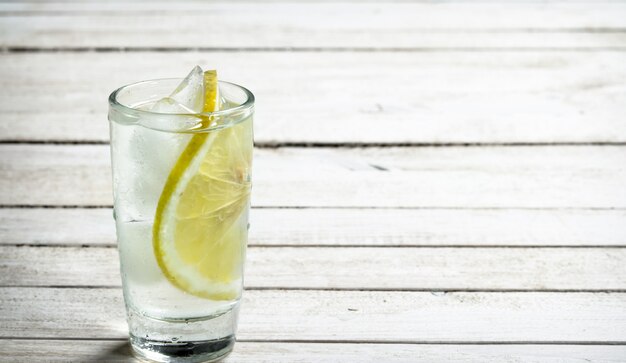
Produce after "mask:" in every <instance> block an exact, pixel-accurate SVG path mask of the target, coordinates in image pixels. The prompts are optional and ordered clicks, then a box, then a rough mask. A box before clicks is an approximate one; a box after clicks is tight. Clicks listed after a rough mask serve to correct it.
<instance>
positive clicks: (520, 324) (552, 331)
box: [0, 288, 626, 343]
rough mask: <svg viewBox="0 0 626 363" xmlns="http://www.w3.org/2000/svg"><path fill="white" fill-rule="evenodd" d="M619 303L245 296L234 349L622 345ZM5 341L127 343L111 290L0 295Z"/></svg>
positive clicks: (587, 296)
mask: <svg viewBox="0 0 626 363" xmlns="http://www.w3.org/2000/svg"><path fill="white" fill-rule="evenodd" d="M625 308H626V294H623V293H612V294H598V293H567V294H563V293H476V292H473V293H468V292H465V293H447V294H438V293H437V294H431V293H429V292H371V291H369V292H368V291H284V290H281V291H277V290H270V291H246V292H245V293H244V298H243V306H242V310H241V315H240V322H239V334H238V337H239V338H240V339H242V340H251V339H254V340H324V341H342V342H346V341H368V342H377V341H379V342H561V343H563V342H602V341H604V342H622V343H623V342H624V331H626V317H625V316H624V314H623V312H624V309H625ZM0 324H1V325H2V326H3V329H2V331H0V336H3V337H40V338H51V337H63V338H73V337H80V338H100V339H112V338H125V337H126V334H127V328H126V322H125V318H124V304H123V302H122V292H121V290H119V289H79V288H71V289H53V288H2V289H0Z"/></svg>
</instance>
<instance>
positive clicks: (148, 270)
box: [109, 79, 254, 362]
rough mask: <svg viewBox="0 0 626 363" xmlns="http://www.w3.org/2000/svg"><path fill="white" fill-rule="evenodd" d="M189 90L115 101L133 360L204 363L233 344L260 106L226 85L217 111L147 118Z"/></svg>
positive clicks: (130, 92)
mask: <svg viewBox="0 0 626 363" xmlns="http://www.w3.org/2000/svg"><path fill="white" fill-rule="evenodd" d="M181 81H182V80H181V79H161V80H154V81H145V82H139V83H135V84H131V85H128V86H124V87H122V88H120V89H118V90H116V91H114V92H113V93H112V94H111V96H110V97H109V121H110V131H111V159H112V169H113V194H114V218H115V223H116V230H117V240H118V248H119V253H120V262H121V275H122V284H123V288H124V301H125V303H126V311H127V317H128V324H129V331H130V342H131V345H132V348H133V350H134V352H135V353H136V354H137V355H139V356H140V357H142V358H144V359H148V360H152V361H157V362H206V361H213V360H218V359H220V358H222V357H224V356H225V355H226V354H228V353H229V352H230V351H231V350H232V348H233V345H234V341H235V330H236V325H237V314H238V309H239V300H240V298H241V293H242V289H243V267H244V260H245V251H246V244H247V237H248V211H249V206H250V202H249V200H250V187H251V179H250V176H251V174H250V172H251V162H252V149H253V137H252V116H253V113H254V96H253V95H252V93H250V91H248V90H247V89H245V88H243V87H240V86H237V85H235V84H232V83H228V82H219V91H220V94H221V99H222V103H223V106H222V107H221V109H220V110H219V111H216V112H211V113H201V114H173V113H160V112H155V111H150V110H154V108H153V107H151V105H154V104H155V102H157V101H158V100H160V99H162V98H163V97H166V96H168V95H169V94H170V92H171V91H172V90H174V89H175V88H176V87H177V85H178V84H179V83H180V82H181Z"/></svg>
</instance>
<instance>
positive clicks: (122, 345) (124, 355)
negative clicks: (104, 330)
mask: <svg viewBox="0 0 626 363" xmlns="http://www.w3.org/2000/svg"><path fill="white" fill-rule="evenodd" d="M93 361H95V362H141V360H139V359H137V358H135V356H134V355H133V352H132V348H131V347H130V342H128V341H123V342H111V344H110V345H109V346H108V347H106V348H105V349H103V350H102V351H101V352H100V353H99V354H98V355H97V356H96V357H94V360H93Z"/></svg>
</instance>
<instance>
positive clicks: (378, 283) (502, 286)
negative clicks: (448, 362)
mask: <svg viewBox="0 0 626 363" xmlns="http://www.w3.org/2000/svg"><path fill="white" fill-rule="evenodd" d="M148 242H149V241H148ZM147 250H148V252H150V251H151V248H148V249H147ZM246 259H247V267H246V286H247V287H250V288H307V289H377V290H380V289H384V290H387V289H390V290H394V289H396V290H549V291H552V290H585V291H595V290H597V291H606V290H626V270H625V269H624V265H626V249H622V248H593V249H582V248H469V249H468V248H338V247H332V248H329V247H327V248H323V247H299V248H297V247H279V248H258V247H252V248H250V249H249V250H248V254H247V257H246ZM155 266H156V264H155ZM0 286H120V276H119V265H118V253H117V249H114V248H98V247H94V248H80V247H76V248H74V247H72V248H69V247H13V246H2V247H0Z"/></svg>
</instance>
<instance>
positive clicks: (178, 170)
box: [153, 71, 252, 300]
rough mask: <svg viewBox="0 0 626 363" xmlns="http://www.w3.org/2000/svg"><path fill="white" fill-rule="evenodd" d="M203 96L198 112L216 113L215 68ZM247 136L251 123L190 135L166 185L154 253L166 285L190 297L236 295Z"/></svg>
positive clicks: (243, 222) (244, 225) (242, 244)
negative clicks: (201, 110) (201, 105)
mask: <svg viewBox="0 0 626 363" xmlns="http://www.w3.org/2000/svg"><path fill="white" fill-rule="evenodd" d="M204 95H205V97H204V107H203V112H213V111H215V110H218V109H219V107H220V97H219V92H218V86H217V74H216V72H215V71H206V72H205V73H204ZM211 121H212V120H210V119H209V120H208V123H209V124H210V123H211ZM251 135H252V134H251V126H250V122H243V123H240V124H237V125H234V126H230V127H227V128H224V129H221V130H216V131H211V132H204V133H197V134H194V135H193V137H192V138H191V140H190V141H189V144H188V145H187V147H186V148H185V150H183V152H182V154H181V155H180V157H179V158H178V161H177V162H176V164H175V165H174V168H173V169H172V171H171V172H170V174H169V176H168V178H167V181H166V183H165V186H164V187H163V192H162V193H161V197H160V199H159V203H158V205H157V210H156V215H155V219H154V227H153V247H154V254H155V256H156V259H157V262H158V264H159V267H160V268H161V270H162V271H163V274H164V275H165V276H166V277H167V278H168V280H169V281H170V282H171V283H172V284H174V285H175V286H177V287H179V288H180V289H182V290H184V291H186V292H188V293H190V294H193V295H196V296H199V297H204V298H208V299H212V300H232V299H235V298H237V297H238V296H239V295H240V294H241V285H242V284H241V278H242V277H241V273H242V270H243V269H242V264H243V260H244V253H245V243H246V239H247V210H248V203H249V195H250V185H251V183H250V164H251V159H252V147H251V144H252V142H251Z"/></svg>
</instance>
